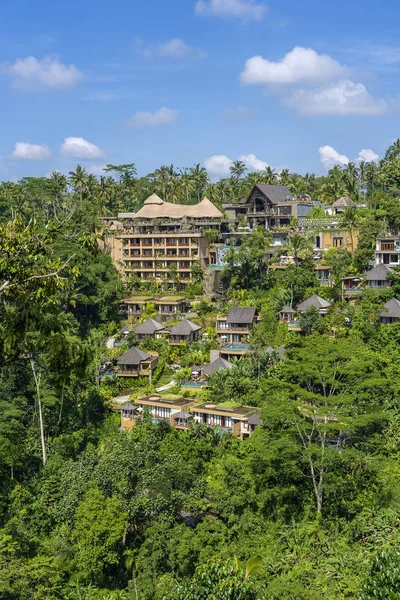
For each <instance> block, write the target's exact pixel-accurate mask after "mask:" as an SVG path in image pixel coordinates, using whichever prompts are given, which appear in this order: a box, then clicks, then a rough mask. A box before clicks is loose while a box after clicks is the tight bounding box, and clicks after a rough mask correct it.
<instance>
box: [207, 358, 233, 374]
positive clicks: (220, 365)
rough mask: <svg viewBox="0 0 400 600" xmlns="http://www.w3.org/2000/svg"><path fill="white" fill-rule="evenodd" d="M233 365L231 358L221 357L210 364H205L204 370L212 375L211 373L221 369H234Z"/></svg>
mask: <svg viewBox="0 0 400 600" xmlns="http://www.w3.org/2000/svg"><path fill="white" fill-rule="evenodd" d="M232 367H233V364H232V363H231V362H229V360H225V359H224V358H221V357H219V358H217V359H215V360H214V361H213V362H212V363H210V364H209V365H205V366H204V368H203V371H204V374H205V375H211V373H215V372H216V371H218V370H219V369H232Z"/></svg>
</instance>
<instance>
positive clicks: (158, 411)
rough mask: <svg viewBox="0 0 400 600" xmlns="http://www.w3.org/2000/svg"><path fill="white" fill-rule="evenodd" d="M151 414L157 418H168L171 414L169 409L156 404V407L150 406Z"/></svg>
mask: <svg viewBox="0 0 400 600" xmlns="http://www.w3.org/2000/svg"><path fill="white" fill-rule="evenodd" d="M153 411H154V412H153ZM152 414H153V415H154V417H156V418H157V419H169V418H170V416H171V409H170V408H164V407H163V406H156V407H154V406H152Z"/></svg>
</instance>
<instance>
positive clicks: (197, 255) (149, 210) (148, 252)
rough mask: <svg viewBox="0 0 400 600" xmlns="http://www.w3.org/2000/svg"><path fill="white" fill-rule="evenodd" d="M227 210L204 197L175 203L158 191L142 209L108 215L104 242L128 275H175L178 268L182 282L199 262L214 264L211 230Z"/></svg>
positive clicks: (114, 259) (147, 276)
mask: <svg viewBox="0 0 400 600" xmlns="http://www.w3.org/2000/svg"><path fill="white" fill-rule="evenodd" d="M222 219H223V215H222V213H221V212H220V211H219V210H218V209H217V208H216V207H215V206H214V205H213V204H212V202H210V200H208V199H207V198H204V199H203V200H202V201H201V202H199V203H198V204H194V205H185V204H172V203H170V202H165V201H164V200H161V198H159V197H158V196H157V195H156V194H153V195H152V196H150V197H149V198H148V199H147V200H146V201H145V203H144V205H143V207H142V208H141V209H140V210H139V211H138V212H137V213H119V214H118V217H117V218H116V219H115V218H109V219H106V231H105V232H104V235H103V239H104V247H105V249H106V251H108V252H109V253H110V254H111V256H112V258H113V261H114V264H115V265H116V266H117V268H118V269H119V270H120V271H121V272H122V273H123V275H125V276H129V275H130V274H132V273H136V275H138V276H139V277H140V278H141V279H153V278H155V279H165V280H167V281H168V280H171V279H172V278H173V274H174V273H175V272H176V274H177V276H178V277H179V283H180V288H181V289H184V287H185V280H190V279H191V278H192V266H193V264H194V263H195V262H197V263H199V265H200V266H201V267H202V268H204V267H206V266H207V265H208V264H209V261H210V256H209V250H210V236H207V234H206V232H207V230H218V231H220V229H221V224H222Z"/></svg>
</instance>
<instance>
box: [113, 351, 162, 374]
mask: <svg viewBox="0 0 400 600" xmlns="http://www.w3.org/2000/svg"><path fill="white" fill-rule="evenodd" d="M157 364H158V354H157V352H152V353H149V352H144V351H143V350H140V349H139V348H135V347H133V348H129V350H128V351H127V352H125V354H123V355H122V356H120V357H119V358H118V359H117V369H118V370H117V376H118V377H148V378H149V381H150V382H151V379H152V375H153V371H155V369H156V367H157Z"/></svg>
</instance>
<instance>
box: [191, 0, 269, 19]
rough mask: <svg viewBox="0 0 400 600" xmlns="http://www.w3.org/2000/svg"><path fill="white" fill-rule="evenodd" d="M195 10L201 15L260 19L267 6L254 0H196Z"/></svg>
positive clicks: (265, 12) (264, 13)
mask: <svg viewBox="0 0 400 600" xmlns="http://www.w3.org/2000/svg"><path fill="white" fill-rule="evenodd" d="M195 12H196V14H197V15H200V16H202V17H205V16H214V17H236V18H238V19H245V20H254V21H261V20H262V19H263V18H264V17H265V15H266V14H267V12H268V7H267V5H266V4H264V3H261V2H255V1H254V0H197V2H196V6H195Z"/></svg>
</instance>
